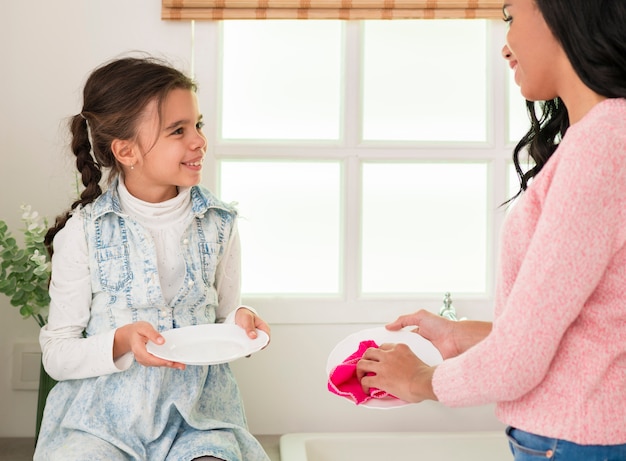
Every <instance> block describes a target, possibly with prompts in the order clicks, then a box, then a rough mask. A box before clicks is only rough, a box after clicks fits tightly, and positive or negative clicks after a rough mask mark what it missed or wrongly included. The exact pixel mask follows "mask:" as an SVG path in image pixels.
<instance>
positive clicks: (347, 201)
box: [191, 20, 513, 324]
mask: <svg viewBox="0 0 626 461" xmlns="http://www.w3.org/2000/svg"><path fill="white" fill-rule="evenodd" d="M220 24H221V23H219V22H212V21H201V22H195V23H193V24H192V37H191V41H192V46H191V49H192V59H191V61H192V72H193V74H194V78H195V79H196V80H197V81H198V82H199V101H200V110H201V112H202V113H203V115H204V121H205V128H204V132H205V134H206V135H207V138H208V146H207V156H206V159H205V163H204V179H203V184H204V185H206V186H207V187H208V188H209V189H211V190H212V191H215V192H217V191H218V190H219V180H218V175H219V172H218V164H219V160H220V159H222V158H228V159H272V160H286V159H292V160H313V159H321V160H329V159H332V160H337V159H339V160H341V161H342V162H343V186H344V194H343V197H342V200H343V204H342V210H343V211H344V219H343V226H344V227H343V242H344V245H343V255H342V263H341V270H342V271H343V274H344V276H343V280H341V281H340V284H339V285H340V288H342V289H343V291H342V293H341V294H340V295H339V296H336V297H328V296H324V297H321V296H315V297H299V296H291V295H290V296H289V297H287V296H257V297H254V298H246V297H244V299H243V303H244V304H249V305H251V306H254V307H255V308H257V309H259V311H260V312H261V313H262V315H263V317H264V319H266V320H267V321H268V322H270V323H272V324H339V323H376V324H380V323H386V322H388V321H390V320H393V319H395V318H396V316H398V315H401V314H406V313H409V312H413V311H415V310H418V309H420V308H426V309H430V310H432V311H437V310H438V309H439V307H440V306H441V304H442V301H443V293H441V294H440V295H430V296H418V297H417V296H395V297H385V298H378V297H374V296H367V297H364V296H361V295H360V294H359V291H360V288H359V277H360V273H361V271H360V270H359V267H358V263H359V260H360V257H359V250H360V244H359V238H360V228H359V225H360V224H359V220H360V217H359V210H360V181H359V172H360V168H361V167H360V165H361V163H360V162H361V161H370V160H371V161H377V160H383V161H417V162H419V161H429V160H436V161H438V162H441V161H453V162H459V161H469V162H476V161H481V162H486V163H488V168H489V174H488V177H489V185H488V191H489V197H490V198H489V209H490V210H492V214H491V215H490V219H489V227H488V228H489V232H488V233H489V235H488V236H487V238H488V248H489V249H488V252H489V254H488V267H489V269H488V274H487V291H486V293H485V294H481V295H462V294H458V295H457V294H455V293H452V299H453V305H454V306H455V308H456V310H457V312H458V313H459V315H460V316H464V317H468V318H471V319H484V320H490V319H491V318H492V310H493V292H494V285H495V280H494V278H495V274H494V268H495V265H496V262H497V258H498V255H497V248H498V236H499V234H500V229H501V227H502V222H503V219H504V216H505V209H504V208H501V207H499V205H500V204H501V203H503V202H504V201H505V200H507V199H508V198H509V197H507V190H508V176H509V175H508V171H509V169H508V168H509V165H510V159H511V152H512V148H513V144H511V143H509V142H507V138H508V133H507V131H508V124H507V117H508V107H507V100H508V97H507V96H508V95H507V91H508V90H507V87H508V84H507V79H508V78H509V76H508V74H507V72H509V70H508V68H507V66H506V63H505V61H504V60H503V59H502V58H501V49H502V46H503V45H504V37H505V33H506V27H505V25H504V24H503V23H502V21H498V20H492V21H489V25H488V39H487V42H488V43H487V47H488V59H487V63H488V64H487V67H488V68H487V78H488V82H486V84H487V89H488V91H487V94H488V101H487V117H488V122H487V126H488V129H487V141H486V142H484V143H476V142H473V143H458V142H454V143H453V142H450V143H442V142H436V143H433V142H428V143H425V142H393V143H389V142H361V141H360V132H359V121H360V120H361V116H360V110H361V102H360V97H361V89H360V87H359V85H356V84H354V82H359V77H360V69H361V58H362V54H361V49H360V42H361V36H362V23H361V22H360V21H347V22H346V23H345V33H344V42H345V43H344V56H345V60H344V65H345V69H344V74H345V81H344V88H343V98H344V114H343V115H344V117H343V120H344V125H343V126H342V129H341V131H340V132H341V134H342V138H341V139H340V140H339V141H338V142H328V141H324V142H309V141H303V142H294V141H285V142H276V141H254V142H252V141H245V142H240V141H232V140H228V141H221V140H220V139H219V136H218V133H219V120H218V114H219V104H220V97H219V91H220V81H219V72H218V69H219V66H220V61H221V55H220V48H219V46H220V45H219V44H220V37H221V26H220ZM489 90H491V91H489ZM433 152H436V155H433V154H432V153H433ZM243 248H244V251H245V242H243Z"/></svg>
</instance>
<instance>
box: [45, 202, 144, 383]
mask: <svg viewBox="0 0 626 461" xmlns="http://www.w3.org/2000/svg"><path fill="white" fill-rule="evenodd" d="M90 307H91V281H90V271H89V258H88V254H87V242H86V239H85V233H84V230H83V220H82V217H81V215H80V213H76V214H74V215H73V216H72V217H71V218H70V219H69V220H68V221H67V224H66V225H65V227H64V228H63V229H62V230H61V231H60V232H59V233H58V234H57V235H56V236H55V238H54V255H53V257H52V277H51V280H50V314H49V317H48V323H47V324H46V325H45V326H44V327H43V328H42V329H41V332H40V334H39V342H40V345H41V350H42V361H43V365H44V367H45V369H46V371H47V372H48V374H49V375H50V376H51V377H52V378H54V379H56V380H58V381H60V380H66V379H81V378H87V377H93V376H101V375H105V374H110V373H115V372H118V371H122V370H125V369H127V368H128V367H130V365H131V363H132V355H131V354H126V355H124V356H122V357H121V358H120V359H118V360H117V361H114V360H113V338H114V335H115V330H111V331H109V332H106V333H103V334H100V335H94V336H90V337H88V338H84V337H83V331H84V330H85V328H86V327H87V323H88V322H89V315H90Z"/></svg>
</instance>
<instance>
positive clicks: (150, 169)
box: [124, 89, 206, 203]
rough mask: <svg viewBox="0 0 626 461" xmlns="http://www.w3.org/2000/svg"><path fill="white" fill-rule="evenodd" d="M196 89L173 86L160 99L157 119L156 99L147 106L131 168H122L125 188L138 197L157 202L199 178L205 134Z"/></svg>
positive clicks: (200, 176) (194, 182)
mask: <svg viewBox="0 0 626 461" xmlns="http://www.w3.org/2000/svg"><path fill="white" fill-rule="evenodd" d="M202 125H203V124H202V115H201V114H200V113H199V111H198V101H197V98H196V94H195V92H193V91H191V90H185V89H174V90H172V91H171V92H170V93H169V94H168V95H167V97H166V98H165V99H164V100H163V103H162V107H161V118H160V119H159V114H158V107H157V102H156V101H152V102H151V103H149V104H148V105H147V107H146V110H145V111H144V114H143V116H142V118H141V119H140V120H139V123H138V129H137V133H138V142H137V143H134V144H133V160H132V162H131V164H132V165H133V167H132V169H129V168H125V175H124V182H125V185H126V188H127V189H128V191H129V192H130V193H131V194H133V195H134V196H135V197H137V198H139V199H140V200H143V201H146V202H151V203H157V202H162V201H164V200H168V199H170V198H173V197H175V196H176V194H177V193H178V187H190V186H194V185H196V184H198V183H199V182H200V180H201V179H202V162H203V160H204V155H205V149H206V137H205V136H204V134H203V133H202Z"/></svg>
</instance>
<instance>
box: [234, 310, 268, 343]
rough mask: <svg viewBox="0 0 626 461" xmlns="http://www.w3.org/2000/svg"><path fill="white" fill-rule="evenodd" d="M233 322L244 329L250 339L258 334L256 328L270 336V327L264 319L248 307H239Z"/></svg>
mask: <svg viewBox="0 0 626 461" xmlns="http://www.w3.org/2000/svg"><path fill="white" fill-rule="evenodd" d="M235 323H236V324H237V325H239V326H240V327H241V328H243V329H244V330H246V334H247V335H248V337H249V338H250V339H256V337H257V336H258V334H257V332H256V329H257V328H258V329H259V330H262V331H264V332H265V333H267V336H270V327H269V326H268V325H267V323H265V321H264V320H263V319H262V318H261V317H259V316H258V315H256V314H255V313H254V312H252V311H251V310H250V309H246V308H245V307H240V308H239V309H237V313H236V314H235Z"/></svg>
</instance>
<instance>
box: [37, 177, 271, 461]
mask: <svg viewBox="0 0 626 461" xmlns="http://www.w3.org/2000/svg"><path fill="white" fill-rule="evenodd" d="M116 191H117V187H115V185H113V187H111V188H110V189H109V190H108V191H107V192H106V193H105V194H103V195H102V196H100V197H99V198H98V199H97V200H96V201H95V202H94V203H93V204H92V205H91V206H87V207H85V209H83V210H81V213H83V214H84V223H85V233H86V237H87V242H88V248H89V258H90V266H91V267H90V270H91V284H92V291H93V302H92V306H91V318H90V320H89V324H88V327H87V329H86V336H87V337H89V336H91V335H95V334H101V333H105V332H107V331H111V330H112V329H114V328H117V327H119V326H121V325H124V324H127V323H130V322H136V321H139V320H144V321H148V322H150V323H151V324H152V325H153V326H155V328H156V329H157V330H159V331H165V330H168V329H171V328H179V327H183V326H188V325H196V324H205V323H214V322H215V308H216V306H217V292H216V290H215V286H214V282H215V271H216V266H217V262H218V261H219V258H220V256H221V254H222V252H223V250H224V247H225V245H226V243H227V240H228V238H229V236H230V232H231V229H232V225H233V221H234V219H235V217H236V214H235V212H234V210H232V209H231V208H230V207H229V206H228V205H225V204H223V203H221V202H219V201H217V199H215V198H214V197H213V196H212V195H211V194H210V193H209V192H208V191H206V190H205V189H203V188H201V187H197V186H196V187H193V188H191V190H190V193H191V194H192V195H191V202H192V212H193V213H192V215H190V217H189V226H187V227H186V229H187V230H186V231H185V234H184V235H183V236H182V237H181V248H182V250H183V254H184V256H185V262H186V273H185V280H184V283H183V286H182V287H181V288H180V290H179V292H178V294H177V296H175V297H174V299H173V300H172V301H171V302H170V303H166V302H165V299H164V297H163V294H162V293H161V290H160V285H159V283H158V280H159V279H158V274H157V262H156V252H155V249H154V243H153V241H152V239H151V238H150V237H149V234H148V232H146V231H145V230H144V229H142V227H141V226H140V225H139V224H138V223H136V222H134V221H133V220H131V219H129V218H128V217H126V216H125V215H124V214H123V213H122V212H121V209H120V206H119V197H118V196H117V194H116ZM201 456H214V457H217V458H221V459H224V460H227V461H257V460H258V461H269V458H268V457H267V455H266V453H265V452H264V450H263V448H262V447H261V445H260V444H259V443H258V441H257V440H256V439H255V438H254V437H253V436H252V435H251V434H250V433H249V432H248V429H247V422H246V418H245V414H244V409H243V403H242V400H241V397H240V394H239V389H238V386H237V383H236V382H235V378H234V376H233V374H232V372H231V369H230V367H229V365H228V364H220V365H209V366H190V365H188V366H187V367H186V369H185V370H182V371H181V370H174V369H170V368H162V367H144V366H142V365H140V364H138V363H137V362H133V364H132V365H131V366H130V368H129V369H127V370H125V371H122V372H119V373H113V374H109V375H104V376H98V377H94V378H87V379H79V380H68V381H61V382H59V383H58V384H57V385H56V386H55V387H54V388H53V389H52V391H51V392H50V394H49V396H48V400H47V403H46V408H45V414H44V418H43V421H42V426H41V431H40V435H39V440H38V444H37V450H36V453H35V457H34V460H35V461H39V460H55V461H56V460H59V461H61V460H62V461H75V460H85V461H87V460H89V461H98V460H102V461H114V460H120V461H121V460H124V461H127V460H133V461H139V460H141V461H159V460H168V461H170V460H171V461H190V460H192V459H194V458H197V457H201Z"/></svg>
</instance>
